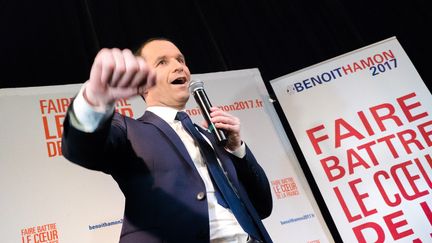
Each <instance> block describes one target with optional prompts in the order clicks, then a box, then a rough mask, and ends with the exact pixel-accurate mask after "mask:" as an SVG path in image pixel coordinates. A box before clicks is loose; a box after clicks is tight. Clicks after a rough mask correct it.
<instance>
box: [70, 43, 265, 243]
mask: <svg viewBox="0 0 432 243" xmlns="http://www.w3.org/2000/svg"><path fill="white" fill-rule="evenodd" d="M189 82H190V71H189V69H188V67H187V65H186V62H185V58H184V56H183V55H182V53H181V52H180V50H179V49H178V48H177V47H176V46H175V45H174V44H173V43H172V42H170V41H168V40H166V39H153V40H150V41H148V42H146V43H145V44H143V46H142V47H141V48H140V50H139V56H134V55H133V54H132V53H131V51H129V50H119V49H110V50H109V49H103V50H101V51H100V52H99V53H98V55H97V56H96V58H95V60H94V63H93V66H92V69H91V72H90V78H89V80H88V81H87V82H86V83H85V84H84V85H83V87H82V89H81V91H80V93H79V94H78V95H77V97H76V98H75V100H74V102H73V105H71V108H70V109H69V111H68V114H67V117H66V119H65V124H64V133H63V142H62V146H63V147H62V150H63V154H64V156H65V157H66V158H68V159H69V160H71V161H73V162H74V163H76V164H79V165H81V166H84V167H86V168H89V169H93V170H99V171H103V172H105V173H108V174H110V175H112V177H113V178H114V179H115V180H116V181H117V183H118V185H119V187H120V189H121V190H122V192H123V194H124V196H125V214H124V220H123V227H122V232H121V237H120V242H122V243H129V242H133V243H139V242H145V243H149V242H150V243H151V242H209V241H211V242H271V239H270V236H269V235H268V233H267V232H266V230H265V228H264V226H263V224H262V223H261V219H262V218H265V217H267V216H269V215H270V213H271V210H272V199H271V192H270V187H269V183H268V180H267V177H266V175H265V173H264V171H263V170H262V168H261V167H260V166H259V165H258V163H257V162H256V160H255V158H254V157H253V155H252V153H251V152H250V151H249V149H248V148H247V146H246V145H245V144H244V143H243V142H242V140H241V137H240V121H239V119H238V118H236V117H234V116H232V115H230V114H228V113H226V112H224V111H222V110H220V109H217V108H212V112H211V117H212V119H211V120H212V122H213V123H215V126H216V127H217V128H219V129H223V130H225V132H226V133H227V137H228V142H227V144H226V146H225V148H220V147H218V145H217V144H216V143H215V141H214V138H212V137H211V136H209V134H210V133H208V132H207V131H205V130H203V129H200V131H201V133H199V134H198V136H201V135H203V136H202V137H206V143H208V144H210V143H211V144H212V148H213V149H214V153H216V154H217V157H218V158H217V163H220V165H221V166H222V168H224V169H225V173H226V177H225V180H226V181H229V183H230V184H231V185H232V187H234V189H232V191H231V192H234V193H236V194H237V195H238V196H237V198H238V197H239V198H240V200H241V203H240V204H241V205H242V206H243V208H245V209H246V211H247V213H246V215H244V214H243V215H239V214H238V213H236V215H234V214H233V211H236V209H234V207H232V206H228V205H227V204H226V203H224V201H226V202H228V204H229V203H230V199H229V198H227V196H226V195H222V196H221V194H222V193H221V192H220V189H219V184H218V185H215V178H214V176H213V175H212V174H211V173H209V170H208V168H207V164H206V163H209V162H208V161H207V159H206V158H208V157H206V156H207V155H205V156H204V152H203V150H202V149H201V148H202V143H201V145H200V144H199V143H198V142H197V140H196V139H195V137H194V136H193V135H191V134H189V133H188V131H187V129H185V127H184V126H183V125H182V121H178V120H176V116H177V112H178V111H181V110H182V109H184V107H185V105H186V102H187V101H188V99H189V92H188V85H189ZM136 95H141V96H142V97H144V99H145V101H146V103H147V106H148V108H147V110H146V112H145V114H144V115H143V116H142V117H141V118H139V119H137V120H134V119H132V118H128V117H124V116H121V115H119V114H117V113H114V104H115V101H116V100H117V99H120V98H130V97H132V96H136ZM203 125H204V126H207V125H206V124H203ZM195 132H196V131H195ZM208 144H207V145H208ZM214 153H213V156H214ZM225 199H226V200H225ZM236 200H238V199H236ZM230 205H232V204H230ZM245 218H246V221H247V220H249V221H248V222H250V223H249V224H247V223H244V222H245V221H244V220H245ZM245 225H246V226H245Z"/></svg>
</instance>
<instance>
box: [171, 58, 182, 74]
mask: <svg viewBox="0 0 432 243" xmlns="http://www.w3.org/2000/svg"><path fill="white" fill-rule="evenodd" d="M173 66H174V72H183V69H184V67H183V64H182V63H180V62H179V61H177V60H175V61H174V62H173Z"/></svg>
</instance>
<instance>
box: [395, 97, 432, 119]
mask: <svg viewBox="0 0 432 243" xmlns="http://www.w3.org/2000/svg"><path fill="white" fill-rule="evenodd" d="M413 97H416V93H414V92H412V93H409V94H407V95H404V96H402V97H399V98H397V99H396V100H397V102H398V104H399V106H400V107H401V109H402V111H403V113H404V114H405V116H406V118H407V119H408V121H409V122H413V121H416V120H418V119H421V118H423V117H426V116H428V113H427V112H423V113H420V114H417V115H413V114H412V113H411V110H412V109H414V108H416V107H420V106H421V103H420V102H415V103H412V104H406V103H405V102H406V101H407V100H408V99H410V98H413Z"/></svg>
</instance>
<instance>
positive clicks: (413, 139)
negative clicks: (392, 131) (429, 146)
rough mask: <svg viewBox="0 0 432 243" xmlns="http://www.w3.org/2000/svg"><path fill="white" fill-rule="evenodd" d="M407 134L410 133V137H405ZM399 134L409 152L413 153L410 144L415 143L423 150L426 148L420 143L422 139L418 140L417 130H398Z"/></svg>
mask: <svg viewBox="0 0 432 243" xmlns="http://www.w3.org/2000/svg"><path fill="white" fill-rule="evenodd" d="M405 135H408V137H407V138H405V137H404V136H405ZM397 136H398V138H399V140H400V141H401V143H402V145H403V147H404V149H405V151H406V152H407V153H408V154H411V153H412V151H411V149H410V147H409V146H408V145H409V144H415V145H416V146H417V148H418V149H419V150H423V149H424V147H423V145H422V144H421V143H420V141H418V140H417V139H416V137H417V134H416V132H415V131H414V130H411V129H407V130H405V131H402V132H398V133H397Z"/></svg>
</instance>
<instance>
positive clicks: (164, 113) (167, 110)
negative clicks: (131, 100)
mask: <svg viewBox="0 0 432 243" xmlns="http://www.w3.org/2000/svg"><path fill="white" fill-rule="evenodd" d="M147 110H148V111H151V112H153V113H154V114H156V115H157V116H159V117H160V118H162V120H164V121H166V122H167V123H173V122H174V121H175V117H176V115H177V112H178V111H179V110H177V109H175V108H172V107H167V106H150V107H147Z"/></svg>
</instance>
